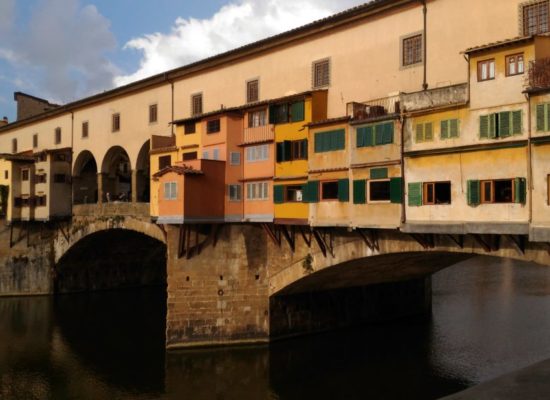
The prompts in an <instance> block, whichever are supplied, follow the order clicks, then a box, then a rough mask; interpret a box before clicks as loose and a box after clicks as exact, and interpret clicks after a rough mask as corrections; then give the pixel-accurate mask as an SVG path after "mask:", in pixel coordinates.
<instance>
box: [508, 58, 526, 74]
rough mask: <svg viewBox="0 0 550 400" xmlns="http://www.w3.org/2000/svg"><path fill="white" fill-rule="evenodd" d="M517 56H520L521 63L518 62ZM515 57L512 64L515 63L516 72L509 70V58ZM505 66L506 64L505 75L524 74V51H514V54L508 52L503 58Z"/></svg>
mask: <svg viewBox="0 0 550 400" xmlns="http://www.w3.org/2000/svg"><path fill="white" fill-rule="evenodd" d="M519 57H521V64H520V62H519ZM512 58H515V61H514V63H513V65H515V68H516V72H514V73H511V72H510V65H511V64H510V59H512ZM504 60H505V66H506V76H507V77H509V76H517V75H524V74H525V53H523V52H521V53H515V54H509V55H507V56H506V57H505V58H504ZM520 65H521V66H522V70H521V72H519V66H520Z"/></svg>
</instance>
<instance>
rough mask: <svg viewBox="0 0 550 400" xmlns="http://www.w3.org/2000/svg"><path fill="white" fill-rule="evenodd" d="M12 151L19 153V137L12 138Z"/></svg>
mask: <svg viewBox="0 0 550 400" xmlns="http://www.w3.org/2000/svg"><path fill="white" fill-rule="evenodd" d="M11 152H12V153H17V139H12V140H11Z"/></svg>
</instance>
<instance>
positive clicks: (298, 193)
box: [285, 185, 303, 203]
mask: <svg viewBox="0 0 550 400" xmlns="http://www.w3.org/2000/svg"><path fill="white" fill-rule="evenodd" d="M285 189H286V194H285V201H286V202H287V203H301V202H302V200H303V187H302V185H289V186H286V187H285Z"/></svg>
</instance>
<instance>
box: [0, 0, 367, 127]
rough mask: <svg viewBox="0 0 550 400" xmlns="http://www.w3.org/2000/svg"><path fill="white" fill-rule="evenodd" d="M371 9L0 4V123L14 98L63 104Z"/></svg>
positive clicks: (156, 2) (93, 1) (131, 2)
mask: <svg viewBox="0 0 550 400" xmlns="http://www.w3.org/2000/svg"><path fill="white" fill-rule="evenodd" d="M365 2H367V0H339V1H337V2H335V1H333V0H200V1H197V0H153V1H152V0H0V118H1V117H2V116H7V117H8V119H9V120H10V121H13V120H14V119H15V114H16V104H15V102H14V101H13V93H14V92H17V91H21V92H25V93H28V94H32V95H34V96H37V97H41V98H45V99H47V100H49V101H51V102H53V103H57V104H65V103H68V102H71V101H75V100H77V99H80V98H83V97H86V96H89V95H92V94H96V93H100V92H102V91H104V90H109V89H112V88H115V87H118V86H121V85H125V84H128V83H131V82H134V81H136V80H139V79H143V78H146V77H148V76H151V75H154V74H157V73H161V72H163V71H166V70H169V69H172V68H176V67H180V66H182V65H186V64H189V63H191V62H194V61H197V60H200V59H203V58H206V57H209V56H212V55H215V54H219V53H223V52H225V51H228V50H231V49H233V48H236V47H239V46H242V45H244V44H247V43H250V42H254V41H256V40H260V39H262V38H265V37H269V36H272V35H275V34H277V33H280V32H283V31H286V30H289V29H292V28H295V27H298V26H301V25H304V24H306V23H309V22H312V21H314V20H317V19H320V18H324V17H327V16H329V15H331V14H334V13H336V12H339V11H343V10H345V9H347V8H350V7H353V6H356V5H359V4H362V3H365Z"/></svg>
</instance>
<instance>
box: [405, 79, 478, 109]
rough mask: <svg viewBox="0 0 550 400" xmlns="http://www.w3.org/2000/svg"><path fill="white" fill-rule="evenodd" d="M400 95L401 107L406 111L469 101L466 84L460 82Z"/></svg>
mask: <svg viewBox="0 0 550 400" xmlns="http://www.w3.org/2000/svg"><path fill="white" fill-rule="evenodd" d="M400 97H401V107H402V108H403V111H406V112H411V111H420V110H430V109H435V108H440V107H449V106H454V105H463V104H467V103H468V101H469V93H468V84H467V83H461V84H458V85H451V86H444V87H438V88H434V89H430V90H423V91H420V92H414V93H402V94H401V96H400Z"/></svg>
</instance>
